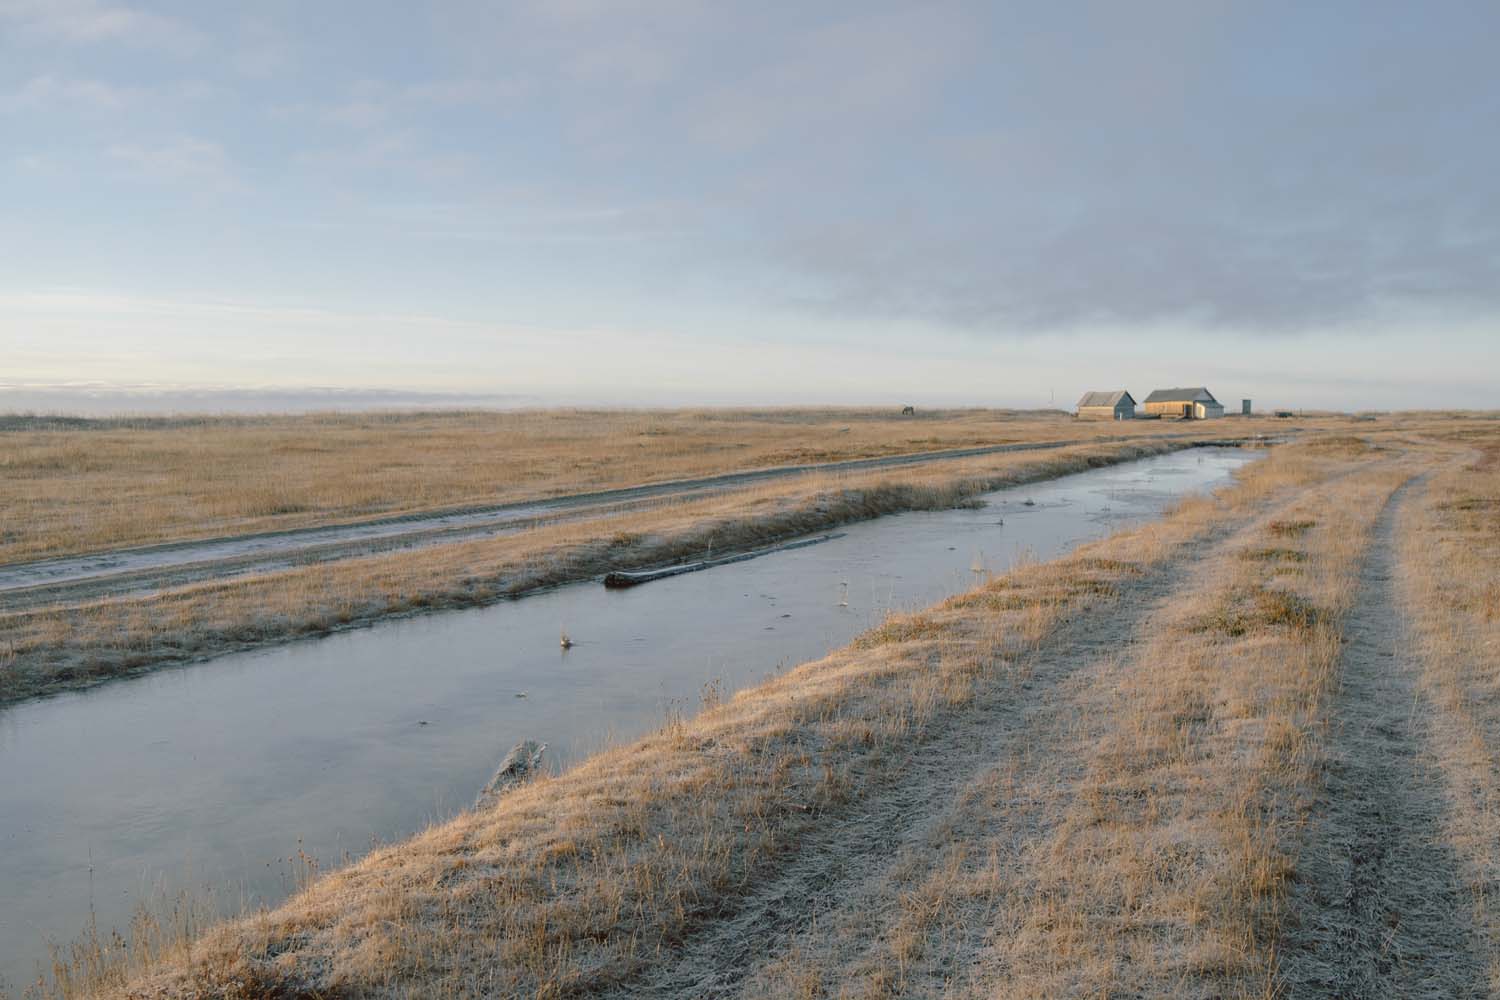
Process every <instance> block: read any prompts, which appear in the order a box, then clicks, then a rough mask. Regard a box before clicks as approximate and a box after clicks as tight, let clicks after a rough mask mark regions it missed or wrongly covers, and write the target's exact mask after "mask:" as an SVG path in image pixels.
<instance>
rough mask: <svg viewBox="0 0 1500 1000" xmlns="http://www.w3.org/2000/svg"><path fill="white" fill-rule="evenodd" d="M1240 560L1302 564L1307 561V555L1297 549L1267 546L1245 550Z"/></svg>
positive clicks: (1241, 553)
mask: <svg viewBox="0 0 1500 1000" xmlns="http://www.w3.org/2000/svg"><path fill="white" fill-rule="evenodd" d="M1240 558H1241V559H1249V560H1251V561H1253V562H1272V563H1302V562H1306V561H1307V553H1306V552H1301V551H1299V550H1297V549H1289V548H1285V547H1279V546H1274V545H1267V546H1262V547H1260V548H1253V549H1243V550H1241V552H1240Z"/></svg>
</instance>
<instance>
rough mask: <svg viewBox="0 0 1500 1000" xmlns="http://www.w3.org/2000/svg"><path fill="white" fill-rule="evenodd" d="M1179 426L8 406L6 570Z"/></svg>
mask: <svg viewBox="0 0 1500 1000" xmlns="http://www.w3.org/2000/svg"><path fill="white" fill-rule="evenodd" d="M1233 425H1234V422H1233V421H1221V422H1217V423H1215V424H1214V425H1213V426H1212V427H1210V426H1208V425H1191V427H1192V428H1193V429H1194V430H1195V431H1201V432H1203V433H1212V432H1214V431H1215V430H1217V431H1219V432H1225V430H1226V428H1232V427H1233ZM1265 425H1266V422H1264V421H1262V422H1260V423H1259V424H1258V425H1257V427H1262V426H1265ZM1183 430H1184V425H1183V424H1180V423H1177V422H1170V421H1169V422H1145V421H1142V422H1133V423H1128V424H1099V423H1090V422H1087V421H1084V422H1077V421H1073V420H1071V419H1070V418H1067V417H1065V416H1063V415H1061V414H1053V415H1037V414H1024V413H1015V412H1010V411H993V410H960V411H933V412H930V413H922V414H919V415H918V416H917V417H915V418H901V417H899V416H896V415H895V414H894V413H893V412H891V411H885V410H882V411H874V410H759V411H750V410H672V411H588V410H547V411H514V412H485V411H476V412H455V413H418V414H399V413H374V414H322V415H311V416H289V417H264V418H197V419H184V418H163V419H156V420H151V419H141V420H101V421H89V422H77V421H73V422H66V423H63V424H59V423H58V422H56V421H48V420H46V419H43V418H38V419H35V420H26V419H21V418H0V510H4V511H5V512H6V517H5V521H4V523H3V524H0V564H3V563H8V562H18V561H21V560H27V559H36V558H41V557H48V556H58V555H65V554H69V553H76V552H85V551H93V550H98V549H105V548H114V547H119V546H126V545H141V544H147V543H153V542H164V541H177V540H185V539H197V538H210V537H218V536H223V535H233V534H242V533H246V532H257V531H271V530H280V529H286V528H294V527H307V526H311V525H318V524H328V523H337V522H346V521H354V520H360V519H364V518H369V517H373V516H379V515H393V514H400V513H409V512H414V511H422V510H432V509H436V508H447V507H453V506H463V505H474V504H495V503H505V502H510V501H519V500H529V499H535V498H538V497H547V496H559V495H565V494H570V493H578V492H585V491H592V490H599V489H608V488H612V487H623V486H633V485H638V484H642V483H649V482H660V481H667V480H674V479H682V478H692V477H700V476H706V475H713V474H716V473H723V472H731V471H742V470H746V469H755V468H766V467H772V466H783V465H801V464H807V463H819V462H833V461H841V460H845V459H853V458H868V457H876V456H886V455H896V454H907V453H912V452H921V451H933V450H940V449H949V448H962V447H970V446H979V445H990V444H1003V443H1007V442H1023V441H1038V440H1051V439H1057V438H1067V439H1072V440H1085V441H1087V440H1105V439H1108V438H1112V437H1120V436H1123V435H1126V434H1128V435H1130V436H1134V437H1142V436H1151V435H1158V434H1171V433H1182V432H1183ZM1229 432H1230V433H1234V432H1236V431H1235V430H1233V429H1231V430H1229Z"/></svg>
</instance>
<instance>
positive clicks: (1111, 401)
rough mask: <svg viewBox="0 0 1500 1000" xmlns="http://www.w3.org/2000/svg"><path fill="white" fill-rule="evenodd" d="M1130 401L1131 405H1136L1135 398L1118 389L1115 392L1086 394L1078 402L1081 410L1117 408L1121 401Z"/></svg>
mask: <svg viewBox="0 0 1500 1000" xmlns="http://www.w3.org/2000/svg"><path fill="white" fill-rule="evenodd" d="M1122 399H1128V400H1130V405H1132V406H1134V405H1135V397H1134V396H1132V395H1131V394H1130V393H1129V392H1126V391H1125V390H1124V389H1116V390H1115V391H1114V392H1086V393H1084V394H1083V398H1082V399H1080V400H1079V401H1078V406H1079V407H1080V408H1082V407H1085V406H1110V407H1113V406H1116V405H1118V404H1119V402H1120V400H1122Z"/></svg>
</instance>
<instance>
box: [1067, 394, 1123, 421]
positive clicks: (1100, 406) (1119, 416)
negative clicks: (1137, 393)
mask: <svg viewBox="0 0 1500 1000" xmlns="http://www.w3.org/2000/svg"><path fill="white" fill-rule="evenodd" d="M1078 416H1079V417H1081V418H1082V419H1084V420H1133V419H1135V398H1134V397H1133V396H1131V395H1130V393H1128V392H1126V391H1125V390H1124V389H1118V390H1116V391H1114V392H1086V393H1084V394H1083V398H1082V399H1080V400H1079V401H1078Z"/></svg>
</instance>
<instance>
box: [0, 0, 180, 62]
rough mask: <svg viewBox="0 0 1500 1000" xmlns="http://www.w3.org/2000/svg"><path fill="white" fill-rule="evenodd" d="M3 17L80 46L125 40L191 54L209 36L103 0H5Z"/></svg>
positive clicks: (1, 0)
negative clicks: (100, 1) (98, 0)
mask: <svg viewBox="0 0 1500 1000" xmlns="http://www.w3.org/2000/svg"><path fill="white" fill-rule="evenodd" d="M0 18H3V19H6V20H10V21H14V22H16V23H17V24H18V25H19V26H20V28H21V30H22V31H23V32H25V33H27V34H29V35H32V36H33V37H38V38H46V39H52V40H57V41H62V42H68V43H72V44H80V45H86V44H95V43H103V42H124V43H127V44H131V45H138V46H142V47H149V48H156V49H165V50H169V51H173V52H179V53H186V52H191V51H194V50H196V49H197V48H199V47H200V45H201V44H202V43H203V40H204V39H203V35H202V34H201V33H200V32H199V31H198V30H197V29H195V28H193V27H192V26H191V25H188V24H187V23H185V22H183V21H180V20H177V19H176V18H171V17H167V16H165V15H162V14H155V13H151V12H149V11H143V10H138V9H136V8H133V7H125V6H120V5H115V4H106V3H99V2H97V0H0Z"/></svg>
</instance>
